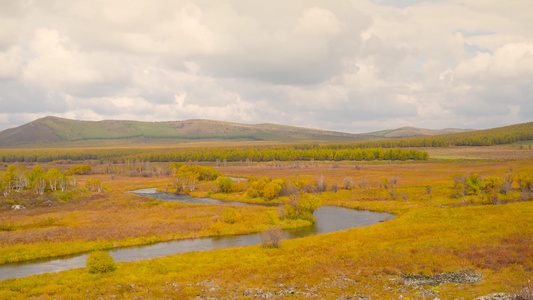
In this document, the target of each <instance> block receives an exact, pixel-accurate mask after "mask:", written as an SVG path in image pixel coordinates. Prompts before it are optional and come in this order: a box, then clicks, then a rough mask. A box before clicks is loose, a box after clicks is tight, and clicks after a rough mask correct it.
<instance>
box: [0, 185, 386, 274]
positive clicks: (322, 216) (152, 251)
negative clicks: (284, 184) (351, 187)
mask: <svg viewBox="0 0 533 300" xmlns="http://www.w3.org/2000/svg"><path fill="white" fill-rule="evenodd" d="M133 193H135V194H138V195H141V196H146V197H151V198H154V199H160V200H165V201H179V202H184V203H197V204H211V205H213V204H217V205H248V204H244V203H240V202H225V201H219V200H214V199H210V198H203V199H201V198H193V197H190V196H185V195H176V194H169V193H161V192H156V189H142V190H137V191H134V192H133ZM314 216H315V218H316V222H315V224H314V225H313V226H309V227H305V228H297V229H289V230H285V231H284V236H283V238H284V239H290V238H298V237H304V236H308V235H314V234H323V233H328V232H335V231H340V230H346V229H350V228H355V227H361V226H368V225H372V224H376V223H378V222H381V221H384V220H389V219H392V218H394V215H391V214H387V213H375V212H369V211H358V210H353V209H347V208H341V207H336V206H322V207H320V208H319V209H318V210H316V211H315V212H314ZM260 243H261V234H259V233H253V234H244V235H234V236H222V237H216V238H198V239H190V240H177V241H171V242H161V243H156V244H151V245H144V246H137V247H127V248H117V249H112V250H108V252H109V253H110V254H111V256H113V258H114V260H115V261H116V262H128V261H137V260H142V259H149V258H156V257H162V256H167V255H173V254H178V253H184V252H189V251H205V250H212V249H220V248H229V247H244V246H250V245H257V244H260ZM88 256H89V254H87V253H86V254H75V255H72V256H64V257H61V258H52V259H42V260H33V261H27V262H21V263H9V264H4V265H1V266H0V280H5V279H10V278H18V277H25V276H30V275H37V274H43V273H50V272H59V271H64V270H69V269H74V268H83V267H85V261H86V260H87V257H88Z"/></svg>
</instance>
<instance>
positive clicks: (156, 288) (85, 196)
mask: <svg viewBox="0 0 533 300" xmlns="http://www.w3.org/2000/svg"><path fill="white" fill-rule="evenodd" d="M423 150H424V151H427V152H428V153H429V160H418V161H416V160H404V161H377V160H376V161H318V160H317V161H284V162H279V161H277V162H274V161H272V162H255V163H250V164H246V163H242V162H232V163H228V164H226V165H217V164H215V163H200V164H202V165H212V166H215V167H216V169H217V170H218V171H220V172H221V173H222V174H223V175H224V176H231V177H244V178H250V177H256V178H259V179H260V178H263V177H267V178H269V180H272V181H274V180H278V179H279V180H281V181H284V182H286V183H287V189H289V190H290V188H291V187H292V188H297V189H299V191H300V192H302V190H306V191H307V192H309V193H312V194H315V195H316V196H317V197H318V198H319V199H320V201H321V202H322V204H324V205H336V206H342V207H347V208H353V209H361V210H372V211H381V212H390V213H393V214H395V215H396V216H397V217H396V218H394V219H392V220H388V221H386V222H383V223H379V224H376V225H372V226H368V227H362V228H356V229H350V230H346V231H342V232H335V233H329V234H323V235H318V236H310V237H306V238H300V239H293V240H284V241H282V243H281V246H280V247H279V248H275V247H274V248H263V247H262V246H260V245H258V246H250V247H243V248H231V249H220V250H212V251H204V252H190V253H184V254H179V255H173V256H168V257H163V258H157V259H150V260H145V261H139V262H130V263H118V264H117V266H118V267H117V270H116V271H114V272H110V273H103V274H91V273H89V272H88V271H87V270H86V269H84V268H82V269H75V270H69V271H64V272H59V273H52V274H43V275H38V276H30V277H26V278H19V279H10V280H4V281H2V282H0V298H2V299H8V298H10V299H27V298H36V299H48V298H50V299H51V298H56V299H87V298H89V299H93V298H99V297H102V298H104V299H111V298H129V299H133V298H141V297H142V298H150V299H155V298H163V299H179V298H183V299H191V298H200V299H207V298H218V299H222V298H224V297H226V298H228V299H231V298H244V299H247V298H260V297H263V298H269V297H270V298H272V299H277V298H279V299H300V298H304V297H312V298H315V299H338V298H339V297H341V299H358V298H359V297H370V298H371V299H393V298H394V299H398V297H400V295H401V296H402V298H403V299H433V298H435V297H438V298H440V299H473V298H475V297H477V296H481V295H485V294H489V293H492V292H509V293H512V292H517V291H519V290H521V289H522V288H524V287H525V286H527V285H528V280H531V279H533V202H532V201H531V200H532V199H531V194H528V193H526V192H524V185H525V184H526V183H527V182H528V181H527V180H529V179H528V178H530V177H531V176H533V164H532V163H531V159H532V158H533V150H529V149H527V148H523V149H520V148H517V147H504V146H492V147H466V148H463V147H451V148H432V149H423ZM52 166H55V167H57V168H58V169H60V170H61V171H63V170H66V169H67V168H68V165H64V164H57V165H48V166H45V168H50V167H52ZM145 168H146V169H150V170H152V173H150V174H151V175H150V176H148V175H146V173H142V172H140V173H135V174H132V173H130V169H128V168H126V167H125V166H124V165H116V166H114V168H113V169H114V170H122V169H124V170H126V171H124V172H114V173H109V172H108V171H109V166H106V165H101V164H99V163H94V165H93V174H89V175H80V176H78V177H77V185H78V186H79V187H80V191H79V192H75V193H74V192H73V193H74V195H73V196H72V197H71V199H70V198H69V199H66V200H65V199H63V200H61V199H59V200H56V201H54V202H53V204H52V205H34V206H29V207H27V208H26V209H25V210H17V211H14V210H9V209H8V206H7V204H5V203H7V200H11V201H12V202H17V201H21V202H22V198H21V197H22V196H20V195H11V196H7V197H3V196H2V200H0V201H2V202H3V203H4V206H2V207H3V209H2V211H1V212H0V216H1V221H0V224H1V228H2V231H1V232H0V254H1V255H0V257H1V258H2V261H1V262H0V263H5V262H8V261H23V260H29V259H34V258H38V257H51V256H58V255H64V254H70V253H78V252H86V251H92V250H97V249H110V248H113V247H123V246H130V245H140V244H148V243H154V242H158V241H166V240H173V239H183V238H192V237H198V236H216V235H227V234H240V233H247V232H259V231H264V230H265V229H266V228H269V227H272V226H282V227H285V228H287V227H300V226H306V225H308V224H309V223H308V221H306V220H301V219H296V220H293V219H288V218H282V217H281V216H280V214H279V209H278V208H277V207H260V206H248V207H237V206H235V207H233V209H236V210H238V212H239V215H240V218H239V219H238V220H237V221H236V222H233V223H231V222H225V221H224V214H225V211H226V210H227V209H228V208H227V207H225V206H208V205H188V204H181V203H169V202H163V201H159V200H152V199H147V198H143V197H140V196H137V195H134V194H129V193H124V192H125V191H129V190H135V189H139V188H149V187H157V188H158V189H160V190H168V189H169V187H172V185H173V184H174V183H175V181H176V178H175V177H174V176H173V174H171V173H170V174H168V173H166V172H163V171H162V170H166V169H168V164H165V163H150V165H149V166H145ZM142 174H144V175H142ZM474 174H478V175H479V177H480V178H489V177H499V178H502V179H504V178H511V177H512V178H513V180H512V182H511V187H510V188H509V189H508V190H507V191H506V192H505V193H501V192H499V191H496V192H495V191H491V190H489V189H488V188H485V189H480V190H479V191H475V192H473V193H467V192H466V189H465V192H464V193H461V195H460V196H457V189H456V188H457V186H458V185H457V183H458V180H457V179H458V178H464V179H465V180H466V179H467V178H471V177H474V176H473V175H474ZM91 179H96V180H99V181H101V182H102V184H103V186H104V187H105V191H104V192H101V193H98V192H86V191H82V190H83V189H81V187H84V186H85V183H86V182H87V181H88V180H91ZM459 181H460V180H459ZM318 183H320V184H318ZM250 185H251V183H247V182H242V183H234V184H233V187H232V189H231V190H228V191H223V190H221V189H220V188H219V186H218V184H217V182H216V181H205V182H199V183H198V184H197V185H196V186H195V190H194V191H193V192H190V194H191V195H193V196H202V197H204V196H209V197H212V198H216V199H221V200H231V201H242V202H253V203H267V204H273V203H279V204H283V203H286V202H288V201H289V198H290V196H289V195H285V194H283V193H280V194H279V196H278V197H276V198H274V199H267V198H265V197H260V196H259V197H257V195H255V196H250V195H251V194H250V193H249V192H248V190H249V189H250ZM526 186H527V184H526ZM304 187H306V188H304ZM495 197H496V198H495ZM448 277H449V278H452V279H449V280H447V281H446V280H443V279H442V278H448ZM342 297H344V298H342ZM362 299H365V298H362ZM366 299H368V298H366Z"/></svg>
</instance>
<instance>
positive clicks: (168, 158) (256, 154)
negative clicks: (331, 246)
mask: <svg viewBox="0 0 533 300" xmlns="http://www.w3.org/2000/svg"><path fill="white" fill-rule="evenodd" d="M71 151H72V152H71ZM428 158H429V155H428V154H427V152H425V151H419V150H413V149H411V150H406V149H401V148H393V149H383V148H358V147H354V146H353V145H352V144H334V145H317V144H297V145H282V146H279V145H278V146H256V147H250V146H248V147H232V148H230V147H215V148H187V149H168V148H160V149H153V148H135V149H134V148H132V149H129V148H128V149H74V150H72V149H64V150H61V149H55V150H54V151H48V149H45V150H42V151H41V150H25V151H21V152H15V151H7V150H3V151H1V150H0V161H1V162H4V163H13V162H47V161H48V162H54V161H55V162H72V161H88V160H99V161H101V162H103V161H109V162H113V163H124V162H126V161H136V160H140V161H150V162H188V161H210V162H215V161H232V162H235V161H247V160H248V161H254V162H264V161H309V160H326V161H341V160H356V161H363V160H409V159H412V160H427V159H428Z"/></svg>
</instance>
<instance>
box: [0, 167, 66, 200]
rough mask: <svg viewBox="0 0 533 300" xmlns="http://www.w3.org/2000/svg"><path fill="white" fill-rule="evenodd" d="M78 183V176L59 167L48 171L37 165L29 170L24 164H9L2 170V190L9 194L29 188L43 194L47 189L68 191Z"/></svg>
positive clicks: (0, 179) (0, 184)
mask: <svg viewBox="0 0 533 300" xmlns="http://www.w3.org/2000/svg"><path fill="white" fill-rule="evenodd" d="M71 185H76V178H75V177H74V176H71V175H69V174H68V173H63V172H61V171H59V170H58V169H57V168H50V169H49V170H48V171H44V169H43V168H42V167H41V166H39V165H35V166H34V167H33V170H31V171H28V170H27V169H26V167H25V166H24V164H21V165H18V166H15V165H9V166H8V167H7V169H6V171H4V172H0V190H1V191H2V193H3V194H4V196H7V195H8V194H9V193H11V192H14V191H16V192H21V191H24V190H29V191H32V192H34V193H35V194H39V195H42V194H44V192H46V191H57V190H61V191H66V190H67V189H68V187H69V186H71Z"/></svg>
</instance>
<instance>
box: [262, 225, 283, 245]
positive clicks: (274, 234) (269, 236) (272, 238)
mask: <svg viewBox="0 0 533 300" xmlns="http://www.w3.org/2000/svg"><path fill="white" fill-rule="evenodd" d="M282 237H283V231H281V228H280V227H278V226H276V227H270V228H268V229H267V230H265V231H264V232H263V234H262V235H261V240H262V241H263V248H279V246H280V244H281V238H282Z"/></svg>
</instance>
